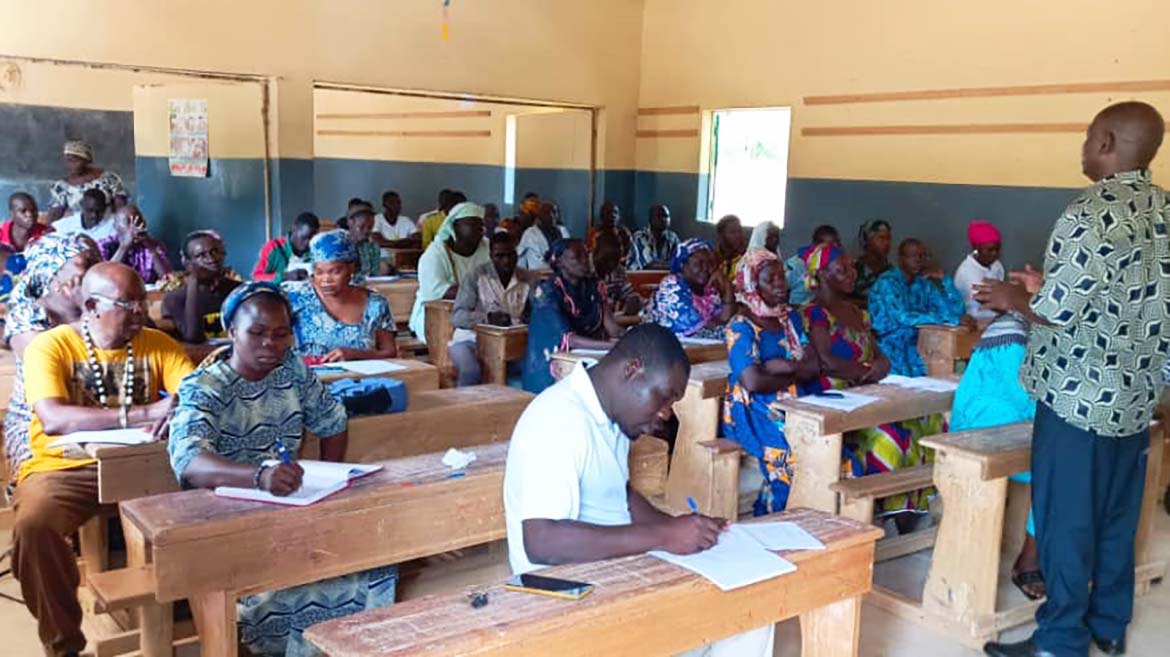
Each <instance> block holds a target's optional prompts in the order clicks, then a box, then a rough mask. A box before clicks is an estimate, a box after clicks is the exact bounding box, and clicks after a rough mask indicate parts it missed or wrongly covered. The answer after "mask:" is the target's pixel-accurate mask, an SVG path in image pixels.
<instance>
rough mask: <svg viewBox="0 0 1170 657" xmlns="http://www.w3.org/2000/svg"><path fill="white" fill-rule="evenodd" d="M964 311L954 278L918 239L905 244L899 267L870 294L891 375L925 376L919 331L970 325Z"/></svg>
mask: <svg viewBox="0 0 1170 657" xmlns="http://www.w3.org/2000/svg"><path fill="white" fill-rule="evenodd" d="M965 308H966V306H965V304H964V303H963V297H962V296H961V295H959V291H958V290H957V289H955V284H954V282H953V281H952V280H951V277H950V276H945V275H944V274H943V271H942V269H940V268H939V267H938V266H937V265H935V264H933V263H931V262H930V255H929V254H928V253H927V251H926V246H925V245H924V244H923V243H922V242H920V241H919V240H916V239H907V240H903V241H902V243H901V244H899V245H898V266H897V267H895V268H893V269H891V270H889V271H887V272H886V273H884V274H882V275H881V276H878V279H877V282H876V283H874V284H873V287H872V288H871V289H870V291H869V313H870V315H872V316H873V330H874V332H876V333H877V336H878V343H879V344H880V345H881V347H882V352H883V353H885V355H886V357H887V358H889V359H890V372H891V373H893V374H901V375H903V376H923V375H924V374H926V363H924V362H923V361H922V356H921V355H919V354H918V327H919V326H923V325H925V324H945V325H947V326H955V325H957V324H959V323H960V321H964V322H971V321H972V320H971V318H969V317H966V318H965V316H964V315H963V311H964V310H965ZM972 326H974V324H973V323H972Z"/></svg>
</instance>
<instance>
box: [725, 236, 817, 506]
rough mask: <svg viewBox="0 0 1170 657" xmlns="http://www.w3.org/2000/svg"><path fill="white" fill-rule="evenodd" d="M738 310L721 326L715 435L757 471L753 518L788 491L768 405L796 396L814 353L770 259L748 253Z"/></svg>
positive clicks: (780, 435) (778, 432) (782, 450)
mask: <svg viewBox="0 0 1170 657" xmlns="http://www.w3.org/2000/svg"><path fill="white" fill-rule="evenodd" d="M735 287H736V300H737V301H739V302H740V304H742V310H741V311H740V313H739V314H738V315H736V316H735V317H733V318H731V321H730V322H728V323H727V327H726V336H727V363H728V365H730V367H731V374H730V376H729V377H728V382H727V385H728V393H727V397H726V398H725V400H724V404H723V435H725V436H727V437H728V438H730V439H732V440H734V441H736V442H738V443H739V444H740V445H741V446H743V448H744V449H745V450H746V451H747V452H748V453H749V454H751V455H752V456H754V457H755V458H756V460H757V461H758V462H759V464H760V471H761V472H762V473H763V475H764V485H763V486H762V487H761V489H760V495H759V497H758V498H757V499H756V502H755V504H754V505H753V508H752V511H753V513H754V514H755V515H757V516H760V515H765V514H768V513H773V512H776V511H782V510H783V509H784V507H785V506H786V505H787V504H788V493H789V490H790V488H791V486H792V475H793V463H794V459H793V455H792V451H791V449H790V448H789V446H788V440H787V439H786V438H785V436H784V412H783V411H781V410H780V409H778V408H777V407H776V405H775V404H776V402H778V401H781V400H783V399H789V398H792V397H796V396H799V395H800V394H802V393H803V392H804V391H805V386H806V385H807V384H808V383H810V382H815V380H816V377H817V376H818V375H819V374H820V363H819V361H818V360H817V356H816V350H814V349H811V348H807V347H808V339H807V338H806V336H805V333H804V329H803V327H802V323H801V319H800V313H799V312H798V311H797V310H795V309H793V308H790V307H789V306H788V282H787V280H786V276H785V271H784V263H782V262H781V261H780V259H779V258H777V257H776V254H775V253H772V252H771V251H765V250H762V249H760V250H755V251H750V252H748V254H747V255H745V256H744V258H743V262H742V263H741V265H740V267H739V270H738V272H737V273H736V277H735Z"/></svg>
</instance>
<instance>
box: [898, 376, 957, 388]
mask: <svg viewBox="0 0 1170 657" xmlns="http://www.w3.org/2000/svg"><path fill="white" fill-rule="evenodd" d="M881 382H882V383H888V384H890V385H894V386H898V387H900V388H909V389H911V390H923V391H927V392H954V391H955V390H956V389H958V387H959V384H958V383H956V382H954V381H948V380H946V379H936V378H934V377H930V376H913V377H911V376H902V375H900V374H891V375H889V376H887V377H886V378H884V379H882V381H881Z"/></svg>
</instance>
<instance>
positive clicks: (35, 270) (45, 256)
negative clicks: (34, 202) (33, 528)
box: [4, 233, 102, 482]
mask: <svg viewBox="0 0 1170 657" xmlns="http://www.w3.org/2000/svg"><path fill="white" fill-rule="evenodd" d="M24 255H25V256H27V257H28V265H27V267H26V269H25V270H24V273H23V275H22V276H21V278H20V280H19V281H18V282H17V284H16V287H15V288H14V289H13V291H12V294H11V296H10V298H9V300H8V316H7V317H6V318H5V321H4V340H5V342H7V344H8V346H9V348H11V349H12V351H13V353H14V354H16V377H15V378H14V379H13V384H12V398H11V399H10V400H9V402H8V414H7V415H6V416H5V418H4V454H5V457H6V458H7V460H8V471H9V472H10V473H12V475H13V482H15V479H16V473H17V472H18V471H19V470H20V464H21V463H24V462H25V460H27V459H28V458H29V457H30V456H32V453H31V452H30V451H29V446H28V423H29V421H31V419H32V417H31V415H32V411H31V409H30V408H29V407H28V404H27V403H26V402H25V397H24V375H23V372H22V368H23V356H24V349H25V347H27V346H28V344H29V343H30V342H32V339H33V338H35V337H36V336H37V335H39V334H40V333H42V332H44V331H47V330H49V329H51V328H53V327H54V326H59V325H61V324H68V323H70V322H74V321H76V320H77V319H79V318H80V317H81V305H80V304H79V302H78V299H77V297H76V295H75V292H76V291H77V290H78V289H80V287H81V277H82V276H84V275H85V272H87V271H89V268H90V267H92V266H94V265H95V264H97V263H99V262H101V260H102V255H101V252H100V251H99V250H98V246H97V244H96V243H95V242H94V241H93V239H91V238H90V237H89V236H88V235H85V234H84V233H49V234H47V235H43V236H41V237H40V238H38V239H37V241H36V242H33V243H32V244H31V245H29V247H28V250H27V251H25V252H24Z"/></svg>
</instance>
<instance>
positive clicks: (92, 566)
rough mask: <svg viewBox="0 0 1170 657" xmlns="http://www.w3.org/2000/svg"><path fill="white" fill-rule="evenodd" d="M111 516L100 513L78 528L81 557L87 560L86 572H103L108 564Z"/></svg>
mask: <svg viewBox="0 0 1170 657" xmlns="http://www.w3.org/2000/svg"><path fill="white" fill-rule="evenodd" d="M109 520H110V519H109V517H108V516H106V515H104V514H102V513H99V514H97V515H96V516H94V517H92V518H90V519H89V520H87V521H86V522H85V524H84V525H82V526H81V527H79V528H78V529H77V540H78V542H79V543H80V546H79V551H80V552H81V558H82V559H84V560H85V572H86V573H103V572H105V571H106V568H107V566H108V563H107V558H108V556H109V525H107V524H106V523H107V522H109Z"/></svg>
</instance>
